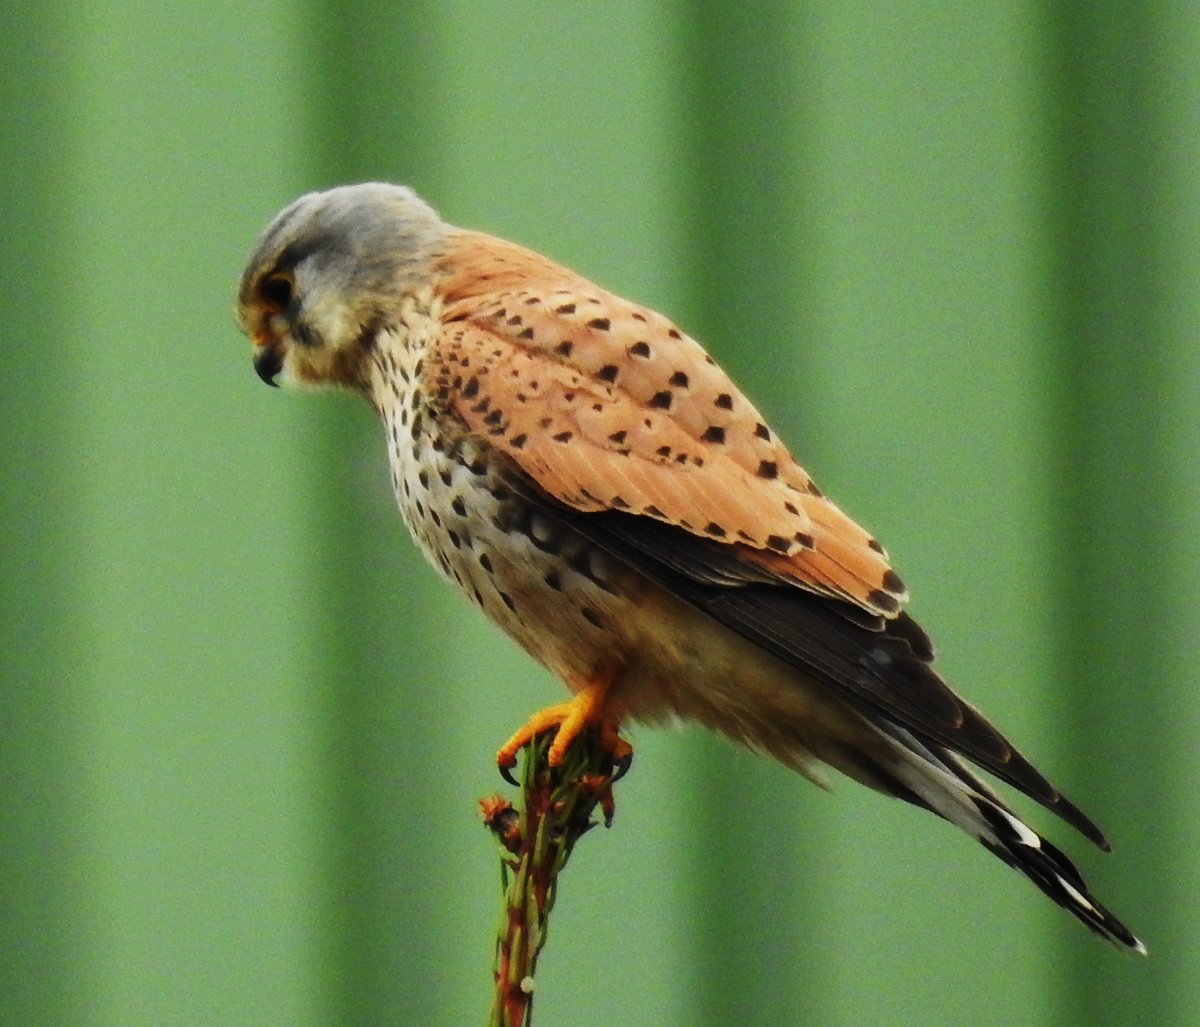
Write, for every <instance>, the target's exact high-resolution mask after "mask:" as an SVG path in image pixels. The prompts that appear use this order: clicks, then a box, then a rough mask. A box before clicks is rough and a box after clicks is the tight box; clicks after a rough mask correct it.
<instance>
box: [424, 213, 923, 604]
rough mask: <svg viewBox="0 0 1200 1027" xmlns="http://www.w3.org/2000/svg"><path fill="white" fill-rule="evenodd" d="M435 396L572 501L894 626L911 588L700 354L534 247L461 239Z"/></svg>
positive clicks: (446, 301)
mask: <svg viewBox="0 0 1200 1027" xmlns="http://www.w3.org/2000/svg"><path fill="white" fill-rule="evenodd" d="M440 282H441V286H440V290H439V291H440V299H441V301H442V312H441V317H442V327H441V330H440V332H439V336H438V339H437V342H436V345H435V347H434V351H433V352H432V353H431V354H430V357H431V359H432V361H433V366H432V367H429V368H427V369H426V374H427V375H433V376H434V377H435V379H436V380H435V383H434V384H435V388H436V390H437V394H438V395H440V396H443V397H445V398H444V400H443V402H446V403H447V404H448V405H449V406H450V407H451V408H452V410H453V412H454V413H455V414H456V415H457V416H458V417H459V418H460V419H461V420H462V421H463V422H464V423H465V424H466V426H467V427H468V429H469V430H471V431H472V432H474V433H476V434H478V435H480V436H481V437H483V438H485V439H487V440H488V441H489V442H490V443H491V444H492V445H493V446H495V447H496V448H498V449H500V450H502V451H504V452H505V453H507V454H508V455H509V456H510V457H511V458H512V459H513V460H514V461H515V462H516V463H517V464H518V465H519V466H520V468H521V469H522V470H523V471H524V472H525V473H526V474H528V475H529V476H530V478H531V479H533V481H534V482H536V483H537V485H538V486H539V487H540V488H541V489H543V490H544V491H545V492H547V493H548V494H549V495H551V496H553V497H554V498H555V499H556V500H558V501H559V502H562V503H565V504H567V505H568V506H571V507H574V508H575V509H578V510H581V511H588V512H596V511H601V510H609V509H612V510H621V511H625V512H628V513H632V514H637V515H641V516H646V517H651V518H654V519H656V520H659V521H662V522H664V523H667V524H671V525H674V526H676V527H679V528H682V529H684V530H686V531H688V532H690V533H692V534H694V535H697V536H700V537H704V538H708V539H711V540H714V541H717V542H720V543H723V544H725V545H728V546H730V547H731V548H732V550H733V551H734V552H736V554H737V557H738V560H739V562H740V564H741V566H742V567H744V569H745V579H746V580H748V581H751V580H778V581H784V582H788V583H791V584H794V585H796V586H799V587H801V588H805V589H808V590H811V591H815V592H819V593H821V594H824V595H829V596H833V597H835V598H838V599H843V600H846V601H849V602H852V603H854V604H856V605H858V606H860V607H862V608H863V609H866V610H868V611H870V612H872V613H877V614H882V615H884V616H892V615H894V614H895V613H896V612H897V611H898V610H899V609H900V606H901V604H902V603H903V602H904V600H905V599H906V595H905V593H904V587H903V585H902V584H901V582H900V580H899V578H898V577H897V576H896V575H895V573H894V572H893V571H892V570H891V568H890V566H889V565H888V561H887V557H886V554H885V553H884V551H883V549H882V547H880V546H879V545H878V543H877V542H875V541H874V539H872V538H871V536H870V535H869V534H868V533H867V532H865V531H864V530H863V529H862V528H860V527H859V526H858V525H857V524H855V523H854V522H853V521H852V520H850V518H848V517H846V516H845V514H843V513H842V512H841V511H840V510H839V509H838V508H837V507H836V506H835V505H834V504H833V503H831V502H829V500H827V499H826V498H825V497H824V496H823V495H821V493H820V491H819V490H818V489H817V488H816V487H815V485H813V482H812V480H811V478H809V476H808V475H807V474H806V473H805V471H804V470H803V469H802V468H801V467H800V466H799V465H798V464H797V463H796V462H795V461H794V460H793V459H792V457H791V455H790V453H789V452H788V451H787V449H786V447H785V446H784V445H783V444H782V442H780V441H779V439H778V437H777V436H776V435H775V434H774V432H772V431H771V430H770V428H769V427H768V426H767V424H766V422H765V421H764V420H763V418H762V416H761V415H760V414H759V412H758V411H757V410H756V409H755V408H754V406H753V405H752V404H751V403H750V402H749V400H747V399H746V398H745V396H743V395H742V393H741V392H740V390H738V389H737V387H736V386H734V384H733V383H732V382H731V381H730V379H729V377H728V376H727V375H726V374H725V373H724V372H723V371H722V370H721V368H720V367H718V366H717V365H716V363H715V362H714V361H713V360H712V358H711V357H709V356H708V354H707V353H705V351H704V350H703V348H702V347H701V346H700V345H699V344H698V343H697V342H696V341H695V340H693V339H691V338H690V337H689V336H687V335H686V334H684V333H683V332H682V331H681V330H680V329H679V328H677V327H676V326H675V325H674V324H672V323H671V322H670V321H668V320H667V319H666V318H664V317H662V316H661V315H660V314H657V313H655V312H653V311H651V310H648V309H645V308H642V307H639V306H637V305H635V304H632V303H630V302H628V301H626V300H622V299H621V298H619V297H617V296H614V295H612V294H611V293H608V292H605V291H604V290H602V289H600V288H598V287H597V286H595V285H593V284H592V283H591V282H589V281H587V280H586V279H583V278H581V277H579V276H578V275H575V274H574V273H572V272H570V271H568V270H566V269H565V268H561V267H559V266H558V265H556V264H554V263H552V262H551V261H548V260H546V259H545V258H543V257H540V256H538V255H537V254H534V253H532V252H530V251H528V250H525V249H522V248H521V247H518V246H515V245H513V244H511V243H507V242H504V241H502V240H499V239H494V238H492V237H491V236H487V235H482V234H479V233H473V232H461V233H458V234H457V236H456V237H455V238H454V242H453V245H452V246H451V247H450V249H449V250H448V251H447V253H446V255H445V258H444V261H443V266H442V268H441V277H440Z"/></svg>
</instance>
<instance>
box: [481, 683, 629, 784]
mask: <svg viewBox="0 0 1200 1027" xmlns="http://www.w3.org/2000/svg"><path fill="white" fill-rule="evenodd" d="M609 680H610V679H608V678H602V679H600V680H597V681H593V682H590V683H589V684H588V686H586V687H584V688H583V689H582V690H581V691H580V692H579V693H578V694H577V695H576V696H575V698H574V699H572V700H571V701H570V702H564V703H557V704H556V705H554V706H547V707H546V708H545V709H544V710H538V712H537V713H535V714H534V715H533V716H532V717H530V718H529V720H527V721H526V722H525V724H524V725H523V726H522V727H521V728H519V729H518V730H517V731H516V733H515V734H514V735H513V736H512V737H511V738H510V739H509V740H508V741H507V742H505V743H504V744H503V745H502V746H501V747H500V751H499V752H498V753H497V754H496V764H497V766H499V767H500V773H501V774H503V775H504V777H505V779H507V780H508V781H509V782H511V783H512V784H516V783H517V782H516V781H513V779H512V776H511V775H510V774H509V773H508V771H509V770H510V769H511V768H512V767H515V766H516V765H517V753H518V752H519V751H520V750H521V749H522V748H523V747H524V746H526V745H528V744H529V743H530V742H531V741H532V740H533V738H534V737H535V736H537V735H540V734H542V733H543V732H546V731H550V730H552V729H557V733H556V734H555V736H554V742H553V743H552V744H551V746H550V752H549V754H548V756H547V759H548V760H549V763H550V766H552V767H558V766H561V765H562V761H563V757H565V756H566V754H567V750H568V749H569V748H570V747H571V743H572V742H574V741H575V739H576V738H578V737H579V735H580V734H581V733H582V732H583V731H585V730H587V729H588V728H595V729H597V730H598V731H599V733H600V743H601V744H602V745H603V746H604V748H605V749H606V750H607V751H608V752H609V753H610V754H611V755H612V760H613V763H615V764H616V765H617V767H618V774H617V776H618V777H620V776H621V774H624V772H625V771H626V770H628V769H629V764H630V762H631V761H632V759H633V748H632V747H631V746H630V744H629V743H628V742H627V741H625V739H623V738H622V737H621V736H620V735H619V734H618V733H617V718H616V717H615V716H613V714H612V713H611V712H609V711H608V710H607V709H606V708H605V705H604V696H605V692H607V690H608V683H609Z"/></svg>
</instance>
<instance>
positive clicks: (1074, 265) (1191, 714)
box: [1051, 5, 1200, 1023]
mask: <svg viewBox="0 0 1200 1027" xmlns="http://www.w3.org/2000/svg"><path fill="white" fill-rule="evenodd" d="M1198 30H1200V19H1198V18H1197V17H1196V15H1195V13H1194V12H1191V11H1187V12H1184V11H1182V10H1173V9H1169V8H1168V7H1167V6H1159V5H1152V6H1150V7H1141V6H1138V5H1122V6H1119V7H1113V8H1107V9H1105V10H1104V12H1103V13H1098V12H1096V11H1094V10H1092V9H1091V8H1087V9H1085V8H1083V7H1081V6H1071V7H1068V8H1064V9H1063V10H1062V11H1061V12H1060V14H1059V17H1058V18H1057V19H1056V20H1055V23H1054V26H1053V35H1052V37H1051V38H1052V40H1053V42H1054V43H1055V44H1056V46H1055V49H1054V52H1055V54H1056V62H1055V70H1056V71H1057V74H1058V78H1057V82H1056V85H1057V90H1056V99H1057V101H1058V102H1057V104H1056V105H1055V108H1054V110H1053V113H1054V115H1055V127H1056V128H1057V133H1058V136H1057V141H1058V153H1057V157H1058V160H1057V163H1056V165H1055V172H1056V186H1057V196H1058V208H1057V214H1058V217H1057V220H1056V228H1057V238H1056V242H1057V258H1058V259H1057V264H1056V271H1057V281H1058V284H1059V286H1060V295H1061V297H1062V300H1061V306H1060V318H1061V322H1060V325H1061V335H1060V345H1059V349H1058V352H1057V363H1056V367H1055V371H1056V372H1057V382H1058V385H1059V390H1058V392H1057V394H1056V396H1055V399H1056V402H1057V409H1058V411H1059V439H1060V440H1061V441H1060V447H1061V448H1060V459H1061V461H1062V468H1061V475H1060V480H1061V482H1062V505H1061V520H1060V522H1059V523H1060V538H1061V540H1062V541H1061V549H1060V552H1061V557H1060V567H1061V570H1060V587H1059V594H1060V608H1061V614H1060V622H1061V624H1062V625H1063V629H1064V630H1063V636H1064V645H1063V651H1062V665H1063V670H1062V673H1063V677H1064V678H1065V679H1066V680H1067V681H1068V682H1069V685H1070V687H1071V689H1072V692H1073V696H1074V699H1075V701H1074V707H1075V716H1076V720H1075V723H1074V725H1073V731H1072V733H1071V735H1070V738H1071V747H1072V750H1073V753H1074V758H1075V759H1076V760H1077V761H1078V762H1079V764H1080V765H1081V767H1082V768H1084V769H1083V770H1081V774H1085V775H1086V777H1087V779H1088V780H1090V781H1092V782H1093V783H1094V790H1095V791H1096V792H1097V794H1098V796H1100V801H1101V802H1102V803H1103V805H1102V806H1101V810H1100V812H1101V813H1102V815H1103V820H1104V822H1105V824H1106V826H1107V827H1108V828H1109V830H1110V832H1111V836H1112V840H1113V844H1114V848H1115V851H1116V854H1115V856H1114V857H1113V858H1114V859H1115V860H1119V861H1120V863H1121V865H1122V868H1123V871H1124V872H1123V875H1122V880H1121V883H1122V884H1123V887H1120V888H1119V890H1118V894H1119V895H1120V896H1121V898H1122V905H1123V907H1124V908H1128V909H1129V911H1130V912H1129V917H1130V919H1131V921H1132V922H1133V923H1134V924H1135V925H1136V926H1137V927H1138V928H1139V930H1140V931H1141V932H1142V934H1143V937H1144V938H1145V939H1146V941H1147V943H1148V945H1149V946H1150V950H1151V953H1152V956H1151V959H1150V961H1149V963H1148V964H1146V965H1141V964H1137V965H1121V964H1119V965H1117V966H1115V967H1110V966H1105V967H1104V968H1103V969H1101V968H1099V967H1097V965H1096V962H1095V960H1094V958H1093V957H1092V954H1091V953H1090V952H1088V951H1087V950H1085V949H1083V948H1082V947H1080V946H1078V945H1072V946H1071V948H1070V962H1069V964H1068V965H1069V966H1070V968H1071V971H1072V975H1073V978H1074V981H1075V984H1076V986H1075V987H1073V988H1071V989H1069V990H1064V993H1063V995H1062V1004H1063V1007H1064V1009H1065V1010H1069V1013H1067V1014H1066V1015H1070V1016H1073V1017H1075V1018H1078V1020H1079V1021H1080V1022H1091V1023H1110V1022H1111V1023H1122V1022H1128V1020H1129V1018H1131V1017H1135V1016H1136V1017H1137V1018H1139V1019H1144V1020H1147V1021H1148V1022H1155V1021H1161V1022H1186V1021H1188V1020H1190V1019H1194V1018H1195V1016H1196V1015H1197V1007H1196V1001H1197V1000H1196V992H1195V989H1194V976H1193V975H1192V974H1191V973H1190V970H1188V969H1187V967H1189V966H1190V965H1191V964H1192V963H1194V961H1195V959H1194V954H1195V952H1196V945H1197V943H1196V927H1197V914H1196V912H1195V904H1194V903H1193V902H1191V900H1190V899H1185V898H1183V896H1185V895H1186V896H1190V895H1194V894H1195V893H1196V890H1197V887H1200V881H1198V880H1197V875H1196V872H1195V860H1194V859H1193V858H1192V852H1193V851H1194V850H1193V846H1194V841H1195V838H1196V830H1195V828H1194V826H1191V823H1192V821H1194V819H1195V818H1194V817H1192V816H1190V814H1189V813H1188V812H1187V811H1189V810H1190V808H1191V807H1192V806H1193V798H1192V795H1191V792H1192V790H1191V788H1190V786H1188V785H1187V784H1186V783H1185V782H1186V776H1182V777H1181V776H1180V768H1181V766H1182V765H1183V764H1184V763H1186V762H1187V761H1188V756H1187V753H1188V752H1189V751H1190V750H1191V749H1192V748H1193V747H1194V744H1195V731H1196V725H1197V724H1198V723H1200V717H1198V716H1197V703H1196V700H1195V694H1196V693H1195V687H1194V679H1195V673H1194V667H1195V659H1194V657H1195V653H1196V649H1197V646H1196V642H1195V612H1194V610H1195V605H1194V604H1191V603H1186V602H1185V603H1183V604H1181V603H1180V599H1181V598H1182V597H1183V596H1186V595H1187V594H1189V592H1192V591H1194V587H1193V586H1192V584H1191V582H1192V580H1193V578H1194V572H1195V570H1196V566H1197V546H1196V544H1195V541H1194V534H1195V533H1194V530H1192V529H1190V528H1188V527H1186V525H1188V524H1193V523H1194V518H1195V514H1196V505H1197V498H1198V496H1200V491H1198V489H1197V484H1196V466H1197V463H1196V438H1195V430H1194V429H1195V409H1196V408H1195V406H1194V403H1195V397H1196V383H1197V381H1198V380H1200V379H1198V377H1197V374H1196V371H1197V361H1196V357H1195V353H1196V342H1195V340H1196V328H1197V317H1196V301H1195V282H1194V276H1189V275H1186V274H1185V275H1181V274H1180V271H1181V270H1182V269H1184V268H1188V267H1190V268H1192V269H1193V271H1194V268H1195V255H1196V244H1197V239H1198V238H1200V236H1198V233H1197V228H1198V225H1197V219H1196V216H1195V202H1194V197H1195V177H1194V170H1195V158H1196V144H1195V139H1196V135H1195V113H1194V109H1195V108H1194V104H1195V101H1196V99H1197V90H1196V80H1195V77H1194V75H1193V74H1192V72H1191V60H1190V56H1189V55H1190V54H1192V53H1193V52H1194V51H1193V50H1192V49H1190V48H1189V44H1190V43H1194V42H1195V39H1196V36H1197V31H1198ZM1114 901H1116V900H1115V899H1114ZM1189 952H1190V953H1192V954H1193V958H1192V959H1190V960H1189V959H1188V953H1189ZM1188 1010H1191V1015H1190V1016H1189V1015H1188Z"/></svg>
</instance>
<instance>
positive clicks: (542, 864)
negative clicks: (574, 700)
mask: <svg viewBox="0 0 1200 1027" xmlns="http://www.w3.org/2000/svg"><path fill="white" fill-rule="evenodd" d="M553 737H554V735H553V732H547V733H546V734H542V735H538V736H537V737H536V738H535V739H534V740H533V742H532V743H531V744H530V745H529V746H527V747H526V749H525V750H523V757H522V759H523V762H522V767H521V798H520V808H519V809H518V808H516V807H514V806H513V805H512V803H510V802H509V801H508V800H507V799H505V798H504V797H503V796H500V795H494V796H492V797H491V798H488V799H481V800H480V803H479V805H480V809H481V810H482V812H483V820H484V824H485V825H486V826H487V827H488V828H489V829H490V830H491V831H492V832H493V833H494V834H495V835H496V837H497V839H498V840H499V842H500V845H501V850H500V880H501V885H502V887H503V888H504V900H503V904H502V911H501V917H500V924H499V928H498V930H497V935H496V954H495V958H494V960H493V963H492V973H493V977H494V981H495V999H494V1001H493V1005H492V1011H491V1017H490V1019H489V1020H488V1024H489V1027H529V1025H530V1023H531V1017H532V1015H533V983H534V979H535V971H536V969H537V959H538V956H539V954H540V953H541V951H542V947H543V946H544V945H545V944H546V930H547V926H548V921H549V917H550V911H551V910H552V909H553V908H554V900H555V898H556V897H557V894H558V875H559V874H560V873H561V872H562V869H563V867H565V866H566V865H567V860H568V859H569V858H570V856H571V852H572V850H573V849H574V847H575V843H576V842H577V841H578V840H579V839H580V838H581V837H582V836H583V835H584V834H585V833H586V832H587V831H588V830H589V829H590V828H592V827H594V826H595V821H593V820H592V813H593V811H594V810H595V809H596V807H597V806H600V808H601V812H602V813H603V816H604V823H605V826H606V827H608V826H610V825H611V824H612V816H613V798H612V783H613V780H614V779H613V775H612V756H611V754H609V753H607V752H605V751H604V748H603V746H601V745H600V744H599V743H598V741H597V739H596V738H595V737H594V735H593V733H592V732H590V731H585V732H584V733H583V734H581V735H580V736H579V738H577V739H576V740H575V742H574V743H573V744H572V745H571V747H570V748H569V749H568V750H567V752H566V756H565V758H564V759H563V763H562V766H561V767H558V768H555V769H551V768H550V767H549V766H548V765H547V763H546V754H547V752H548V751H549V749H550V743H551V741H553Z"/></svg>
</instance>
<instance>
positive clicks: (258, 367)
mask: <svg viewBox="0 0 1200 1027" xmlns="http://www.w3.org/2000/svg"><path fill="white" fill-rule="evenodd" d="M282 370H283V353H282V352H281V351H280V349H279V347H278V346H274V345H272V344H271V343H267V344H266V345H264V346H263V347H262V348H261V349H259V350H258V351H257V352H256V353H255V354H254V371H255V373H256V374H257V375H258V376H259V378H261V379H262V380H263V381H264V382H266V383H267V384H268V385H270V386H271V388H273V389H277V388H279V382H277V381H276V380H275V379H276V378H278V377H279V373H280V372H281V371H282Z"/></svg>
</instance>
